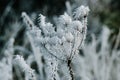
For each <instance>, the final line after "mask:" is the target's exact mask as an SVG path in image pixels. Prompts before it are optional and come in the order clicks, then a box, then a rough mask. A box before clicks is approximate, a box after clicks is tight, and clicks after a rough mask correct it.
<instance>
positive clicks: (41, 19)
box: [38, 14, 46, 27]
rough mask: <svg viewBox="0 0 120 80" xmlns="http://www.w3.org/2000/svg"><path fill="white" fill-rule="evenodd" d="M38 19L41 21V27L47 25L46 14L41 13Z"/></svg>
mask: <svg viewBox="0 0 120 80" xmlns="http://www.w3.org/2000/svg"><path fill="white" fill-rule="evenodd" d="M38 21H39V27H41V26H45V24H46V22H45V16H43V15H42V14H39V18H38Z"/></svg>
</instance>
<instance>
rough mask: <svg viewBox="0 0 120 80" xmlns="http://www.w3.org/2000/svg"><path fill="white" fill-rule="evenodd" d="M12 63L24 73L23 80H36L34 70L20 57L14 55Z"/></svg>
mask: <svg viewBox="0 0 120 80" xmlns="http://www.w3.org/2000/svg"><path fill="white" fill-rule="evenodd" d="M13 63H14V64H15V66H18V67H19V68H20V69H21V70H22V71H23V72H24V73H25V80H36V77H35V73H34V70H33V69H31V68H30V67H29V66H28V65H27V64H26V62H25V61H24V59H23V57H22V56H19V55H16V56H15V59H14V61H13Z"/></svg>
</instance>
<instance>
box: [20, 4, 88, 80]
mask: <svg viewBox="0 0 120 80" xmlns="http://www.w3.org/2000/svg"><path fill="white" fill-rule="evenodd" d="M88 12H89V8H88V7H85V6H80V7H79V8H77V9H76V10H75V11H74V12H73V18H71V17H70V16H69V15H68V14H67V13H64V15H61V16H60V17H59V18H58V22H59V24H57V25H56V26H53V24H51V23H50V22H46V19H45V16H43V15H42V14H40V15H39V18H38V20H39V23H38V26H36V25H35V24H34V23H33V22H32V20H31V19H30V18H29V17H28V15H27V14H26V13H25V12H23V13H22V18H23V21H24V22H25V23H26V25H27V26H28V27H27V29H28V30H27V36H28V38H29V40H30V43H31V46H32V49H33V52H34V56H35V58H36V61H41V60H40V59H41V58H40V57H42V56H43V58H44V59H45V61H46V64H47V65H48V66H49V70H48V71H47V72H46V76H47V77H48V79H47V80H54V79H57V80H58V78H57V76H55V75H56V74H58V73H57V71H56V70H57V69H55V68H57V66H58V61H57V60H60V61H65V62H66V64H67V66H68V69H69V71H70V77H69V79H71V80H73V79H74V78H73V72H72V68H71V61H72V59H73V57H74V55H75V54H76V53H78V49H79V48H81V46H82V44H83V42H84V40H85V37H86V32H87V15H88ZM38 55H41V56H38ZM38 59H39V60H38ZM53 61H54V62H53ZM49 63H51V64H49ZM37 64H38V65H39V62H38V63H37ZM54 65H55V66H54ZM52 67H53V68H52ZM50 68H51V69H50ZM40 70H41V69H40ZM48 73H51V76H50V74H48ZM47 74H48V75H47Z"/></svg>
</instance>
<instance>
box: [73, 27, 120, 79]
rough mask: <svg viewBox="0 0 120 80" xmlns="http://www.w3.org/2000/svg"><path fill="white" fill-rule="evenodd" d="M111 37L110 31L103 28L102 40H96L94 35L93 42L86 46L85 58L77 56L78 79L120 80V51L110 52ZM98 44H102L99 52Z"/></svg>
mask: <svg viewBox="0 0 120 80" xmlns="http://www.w3.org/2000/svg"><path fill="white" fill-rule="evenodd" d="M109 35H110V30H109V29H108V28H107V27H103V30H102V34H101V37H100V39H98V40H96V37H95V35H92V42H91V43H89V44H86V45H85V46H84V48H83V54H84V56H79V55H76V57H75V59H74V60H73V62H74V63H73V66H74V70H75V72H76V74H75V76H76V79H78V80H79V77H81V80H119V78H118V76H119V72H118V71H119V69H120V68H118V67H119V66H120V65H119V64H120V62H119V60H120V59H119V55H120V51H117V50H116V49H113V50H110V45H109V44H108V39H109ZM98 44H101V46H99V47H100V48H99V49H100V50H99V51H97V48H98ZM86 49H87V50H86ZM78 68H79V69H80V71H78ZM87 78H88V79H87Z"/></svg>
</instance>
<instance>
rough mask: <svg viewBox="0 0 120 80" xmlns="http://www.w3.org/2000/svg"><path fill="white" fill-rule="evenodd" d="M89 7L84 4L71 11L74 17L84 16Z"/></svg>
mask: <svg viewBox="0 0 120 80" xmlns="http://www.w3.org/2000/svg"><path fill="white" fill-rule="evenodd" d="M89 11H90V9H89V8H88V7H86V6H83V5H82V6H80V7H78V8H77V9H76V10H75V12H74V13H73V17H74V19H80V18H86V17H87V15H88V12H89Z"/></svg>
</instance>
